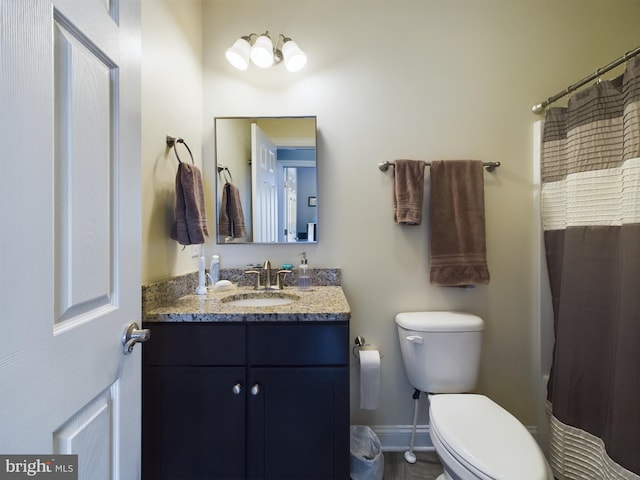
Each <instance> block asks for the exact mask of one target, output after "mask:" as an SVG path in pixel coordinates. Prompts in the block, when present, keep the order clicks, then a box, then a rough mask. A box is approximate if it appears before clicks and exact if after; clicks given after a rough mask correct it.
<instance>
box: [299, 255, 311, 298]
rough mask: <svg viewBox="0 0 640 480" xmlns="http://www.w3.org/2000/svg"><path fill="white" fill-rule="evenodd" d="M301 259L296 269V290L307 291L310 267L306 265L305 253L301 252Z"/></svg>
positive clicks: (309, 283)
mask: <svg viewBox="0 0 640 480" xmlns="http://www.w3.org/2000/svg"><path fill="white" fill-rule="evenodd" d="M300 255H302V259H301V260H300V266H299V267H298V289H299V290H309V289H310V288H311V267H309V264H308V263H307V252H302V253H301V254H300Z"/></svg>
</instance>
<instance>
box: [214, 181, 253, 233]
mask: <svg viewBox="0 0 640 480" xmlns="http://www.w3.org/2000/svg"><path fill="white" fill-rule="evenodd" d="M219 219H220V220H219V222H218V235H223V236H225V237H232V238H240V237H246V236H247V228H246V226H245V223H244V213H242V203H241V202H240V191H239V190H238V189H237V188H236V186H235V185H233V184H232V183H229V182H227V183H225V185H224V188H223V189H222V202H221V203H220V216H219Z"/></svg>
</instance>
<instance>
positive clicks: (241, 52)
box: [225, 37, 251, 70]
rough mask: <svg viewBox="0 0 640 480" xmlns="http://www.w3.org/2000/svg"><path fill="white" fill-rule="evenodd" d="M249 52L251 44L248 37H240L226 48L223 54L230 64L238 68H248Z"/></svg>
mask: <svg viewBox="0 0 640 480" xmlns="http://www.w3.org/2000/svg"><path fill="white" fill-rule="evenodd" d="M250 54H251V44H250V43H249V41H248V37H242V38H239V39H238V40H236V42H235V43H234V44H233V45H232V46H231V47H229V48H228V49H227V51H226V52H225V56H226V57H227V60H228V61H229V63H230V64H231V65H233V66H234V67H236V68H237V69H238V70H246V69H247V68H249V55H250Z"/></svg>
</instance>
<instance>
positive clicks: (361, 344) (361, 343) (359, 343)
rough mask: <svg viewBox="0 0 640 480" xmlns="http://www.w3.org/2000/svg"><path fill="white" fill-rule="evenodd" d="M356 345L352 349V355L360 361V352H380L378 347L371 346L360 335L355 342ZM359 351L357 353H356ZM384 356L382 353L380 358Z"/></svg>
mask: <svg viewBox="0 0 640 480" xmlns="http://www.w3.org/2000/svg"><path fill="white" fill-rule="evenodd" d="M353 343H355V345H354V346H353V348H352V349H351V353H353V356H354V357H355V358H356V359H357V360H358V361H360V356H359V355H358V352H359V351H360V350H379V349H378V347H376V346H375V345H371V344H369V343H367V341H366V340H365V338H364V337H363V336H361V335H358V336H357V337H356V338H355V340H354V342H353ZM356 350H357V351H356ZM383 356H384V355H382V352H380V358H382V357H383Z"/></svg>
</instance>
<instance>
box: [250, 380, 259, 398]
mask: <svg viewBox="0 0 640 480" xmlns="http://www.w3.org/2000/svg"><path fill="white" fill-rule="evenodd" d="M259 393H260V385H258V384H257V383H256V384H255V385H254V386H253V387H251V395H254V396H255V395H258V394H259Z"/></svg>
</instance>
